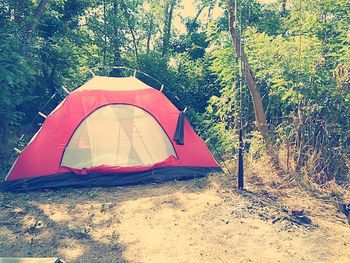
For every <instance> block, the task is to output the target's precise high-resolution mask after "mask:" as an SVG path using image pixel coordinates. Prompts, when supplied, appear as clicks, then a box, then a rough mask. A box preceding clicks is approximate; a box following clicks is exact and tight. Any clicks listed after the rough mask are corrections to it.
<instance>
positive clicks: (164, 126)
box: [4, 76, 221, 191]
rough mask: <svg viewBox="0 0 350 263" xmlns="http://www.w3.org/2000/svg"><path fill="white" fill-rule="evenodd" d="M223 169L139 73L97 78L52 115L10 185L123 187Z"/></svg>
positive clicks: (17, 187) (13, 173) (14, 187)
mask: <svg viewBox="0 0 350 263" xmlns="http://www.w3.org/2000/svg"><path fill="white" fill-rule="evenodd" d="M44 116H45V115H44ZM217 171H221V168H220V167H219V165H218V163H217V162H216V161H215V159H214V158H213V156H212V155H211V153H210V151H209V150H208V148H207V146H206V144H205V142H203V141H202V140H201V139H200V137H199V136H198V135H197V134H196V133H195V131H194V130H193V129H192V128H191V126H190V124H189V122H188V120H187V119H186V117H185V116H184V114H183V112H180V111H179V110H178V109H177V108H176V107H175V106H174V105H173V104H172V103H171V102H170V101H169V100H168V99H167V97H166V96H165V95H164V94H163V92H162V91H159V90H157V89H154V88H152V87H150V86H148V85H147V84H145V83H143V82H142V81H140V80H139V79H137V78H136V77H122V78H116V77H104V76H95V77H93V78H92V79H91V80H89V81H88V82H86V83H85V84H84V85H82V86H81V87H79V88H78V89H76V90H75V91H73V92H71V93H70V94H69V95H68V96H67V97H66V98H65V99H64V100H63V101H62V102H61V103H60V104H59V105H58V106H57V107H56V109H54V110H53V111H52V112H51V113H50V114H49V115H48V116H46V119H45V122H44V123H43V124H42V126H41V128H40V129H39V131H38V132H37V133H36V134H35V135H34V137H33V138H32V139H31V141H30V142H29V144H28V145H27V146H26V147H25V148H24V149H23V150H22V152H21V153H20V154H19V156H18V158H17V160H16V162H15V163H14V165H13V166H12V168H11V170H10V171H9V173H8V175H7V177H6V179H5V182H4V188H5V190H9V191H23V190H34V189H40V188H61V187H66V186H74V187H86V186H120V185H129V184H141V183H147V182H162V181H168V180H174V179H177V180H181V179H189V178H195V177H202V176H205V175H207V174H208V173H211V172H217Z"/></svg>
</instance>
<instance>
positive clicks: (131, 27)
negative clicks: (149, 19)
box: [121, 0, 140, 66]
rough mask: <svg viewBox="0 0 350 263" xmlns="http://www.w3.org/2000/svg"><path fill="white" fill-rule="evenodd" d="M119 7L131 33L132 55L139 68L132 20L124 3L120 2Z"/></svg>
mask: <svg viewBox="0 0 350 263" xmlns="http://www.w3.org/2000/svg"><path fill="white" fill-rule="evenodd" d="M121 5H122V8H123V13H124V15H125V18H126V21H127V23H128V27H129V30H130V33H131V37H132V43H133V45H134V53H135V57H136V63H137V65H138V66H140V59H139V52H138V48H137V39H136V34H135V31H134V28H133V25H132V20H131V16H130V14H129V11H128V8H127V7H126V5H125V3H124V1H123V0H122V1H121Z"/></svg>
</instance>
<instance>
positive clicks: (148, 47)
mask: <svg viewBox="0 0 350 263" xmlns="http://www.w3.org/2000/svg"><path fill="white" fill-rule="evenodd" d="M153 26H154V24H153V18H151V19H150V21H149V28H148V32H147V45H146V54H147V55H148V54H149V51H150V45H151V37H152V31H153Z"/></svg>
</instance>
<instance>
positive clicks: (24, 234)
mask: <svg viewBox="0 0 350 263" xmlns="http://www.w3.org/2000/svg"><path fill="white" fill-rule="evenodd" d="M203 184H204V187H203ZM0 197H1V198H3V201H2V202H1V199H0V205H1V206H2V207H1V210H0V256H61V257H62V258H64V259H65V260H66V261H67V262H125V261H126V262H135V263H136V262H221V263H222V262H344V263H346V262H350V249H349V247H350V231H349V230H350V227H349V225H347V224H346V220H345V219H343V218H341V216H339V215H338V214H337V212H336V210H335V209H334V208H332V207H331V206H325V205H323V204H322V203H320V202H319V201H318V200H315V199H312V198H306V197H305V196H303V198H304V199H305V200H302V204H303V205H304V206H305V207H302V208H305V209H309V211H311V214H310V218H311V219H312V221H313V223H315V224H317V225H318V227H314V228H311V229H308V228H304V227H300V226H296V225H294V224H292V223H291V222H289V221H287V220H281V221H279V222H278V223H275V224H273V223H272V221H273V219H275V218H278V217H279V216H281V214H280V213H279V212H278V211H276V210H274V209H273V208H271V207H267V206H264V205H261V204H259V203H256V202H253V201H252V200H250V199H249V198H246V197H243V196H242V195H239V194H238V193H230V192H229V191H226V190H223V189H222V188H218V187H213V186H209V187H207V181H198V182H196V181H190V182H172V183H168V184H162V185H157V186H154V185H150V186H141V187H129V188H109V189H106V188H95V189H84V190H69V191H63V190H62V191H52V192H38V193H31V194H29V195H28V194H19V195H12V194H10V195H5V196H0ZM306 199H307V200H306ZM294 200H295V196H288V195H284V196H283V197H281V198H280V201H283V203H286V204H287V203H288V202H289V203H290V204H292V203H293V202H294ZM299 202H301V201H300V200H299ZM276 203H277V201H276ZM299 206H302V205H299ZM316 208H317V209H316ZM323 210H327V211H326V212H322V211H323ZM336 216H338V218H336Z"/></svg>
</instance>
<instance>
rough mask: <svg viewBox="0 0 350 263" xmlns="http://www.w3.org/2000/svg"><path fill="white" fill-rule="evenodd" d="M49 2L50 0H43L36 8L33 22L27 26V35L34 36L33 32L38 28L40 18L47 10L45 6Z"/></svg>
mask: <svg viewBox="0 0 350 263" xmlns="http://www.w3.org/2000/svg"><path fill="white" fill-rule="evenodd" d="M48 2H49V0H41V1H40V3H39V5H38V7H37V8H36V10H35V12H34V16H33V20H32V22H31V23H30V24H29V25H28V27H27V30H26V31H27V36H28V38H31V37H32V36H33V33H34V32H35V29H36V28H37V26H38V24H39V21H40V18H41V16H42V15H43V13H44V11H45V6H46V4H47V3H48Z"/></svg>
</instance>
